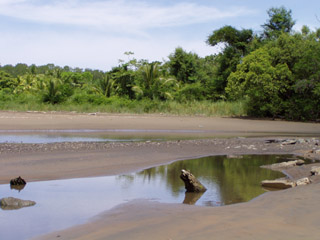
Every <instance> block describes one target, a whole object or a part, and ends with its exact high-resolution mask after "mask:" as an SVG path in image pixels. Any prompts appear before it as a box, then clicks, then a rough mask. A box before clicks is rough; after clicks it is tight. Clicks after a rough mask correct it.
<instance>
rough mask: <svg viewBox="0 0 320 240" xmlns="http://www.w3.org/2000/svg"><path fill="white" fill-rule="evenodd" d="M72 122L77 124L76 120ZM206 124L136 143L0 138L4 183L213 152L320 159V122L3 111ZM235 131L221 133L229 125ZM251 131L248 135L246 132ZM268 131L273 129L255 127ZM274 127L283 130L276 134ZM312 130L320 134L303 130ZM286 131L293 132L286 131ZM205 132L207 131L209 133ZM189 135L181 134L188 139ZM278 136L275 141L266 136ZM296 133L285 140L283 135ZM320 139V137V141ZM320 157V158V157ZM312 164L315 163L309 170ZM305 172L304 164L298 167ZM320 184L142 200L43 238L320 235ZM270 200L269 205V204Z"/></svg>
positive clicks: (15, 117)
mask: <svg viewBox="0 0 320 240" xmlns="http://www.w3.org/2000/svg"><path fill="white" fill-rule="evenodd" d="M71 126H72V127H73V128H71ZM89 127H91V128H95V129H98V130H99V129H100V130H101V129H106V128H107V129H151V130H152V129H169V130H170V129H171V130H174V129H176V130H179V129H180V130H181V129H182V130H195V129H201V130H203V131H204V132H205V133H206V134H200V136H199V135H198V134H189V135H188V136H187V138H189V137H194V138H195V139H193V140H183V137H185V135H182V136H181V135H175V137H177V139H178V140H169V141H161V142H157V141H146V142H129V143H122V142H118V143H97V142H94V143H89V142H87V143H53V144H10V143H4V144H0V166H1V167H0V184H7V183H8V180H10V179H11V178H13V177H16V176H19V175H21V176H22V177H24V178H25V179H26V180H27V181H41V180H51V179H52V180H53V179H66V178H75V177H92V176H106V175H116V174H121V173H126V172H132V171H137V170H140V169H144V168H148V167H152V166H157V165H161V164H166V163H169V162H173V161H176V160H180V159H188V158H190V159H192V158H197V157H201V156H210V155H244V154H294V155H298V156H303V157H307V158H312V159H318V160H319V159H320V154H319V153H320V152H319V153H318V151H317V150H318V149H320V146H319V142H318V141H319V136H320V124H316V123H296V122H294V123H293V122H284V121H266V120H243V119H230V118H205V117H190V118H189V117H174V116H169V117H168V116H162V115H159V116H157V115H152V116H148V115H144V116H130V115H112V114H111V115H109V114H103V115H99V114H98V115H87V114H65V113H63V114H61V113H58V114H53V113H50V114H44V113H16V112H15V113H12V112H0V130H10V129H18V130H23V129H25V130H28V129H29V130H34V129H53V130H57V129H88V128H89ZM226 129H227V130H228V132H230V133H232V132H234V133H235V134H234V135H233V136H230V135H223V138H220V137H221V136H220V135H219V136H217V135H216V134H215V133H216V132H214V131H220V132H223V131H225V130H226ZM243 133H248V136H249V137H246V138H243V137H242V135H241V134H243ZM257 133H258V134H261V135H263V134H265V135H264V136H265V137H260V136H256V135H255V134H257ZM274 133H279V135H278V134H277V135H276V136H274ZM306 133H307V134H312V135H314V136H317V138H312V137H302V135H303V134H306ZM286 134H288V135H289V137H288V136H286ZM201 137H204V138H206V139H201ZM180 138H181V140H180ZM270 139H275V140H278V141H275V142H273V143H267V141H266V140H270ZM285 139H296V140H297V142H296V144H289V145H284V144H282V142H281V141H280V140H285ZM317 144H318V145H317ZM317 164H318V163H317ZM306 171H307V170H306ZM296 174H297V176H298V175H299V174H301V171H297V172H296ZM319 201H320V188H319V183H318V180H316V181H315V182H314V183H312V184H310V185H307V186H301V187H295V188H292V189H288V190H282V191H278V192H270V193H266V194H263V195H262V196H259V197H258V198H256V199H254V200H252V201H250V202H247V203H241V204H235V205H229V206H223V207H218V208H206V207H197V206H189V205H183V204H162V203H157V202H154V201H148V200H135V201H132V202H128V203H126V204H123V205H119V206H117V207H115V208H114V209H112V210H110V211H107V212H105V213H101V214H100V215H98V216H97V217H95V218H93V219H90V220H89V221H88V223H87V224H84V225H80V226H75V227H72V228H70V229H66V230H61V231H57V232H55V233H51V234H48V235H45V236H39V237H37V238H35V239H57V237H58V239H78V240H81V239H97V240H98V239H150V238H152V239H210V238H211V237H212V236H218V238H219V239H270V238H272V239H281V238H282V239H283V238H290V239H317V238H318V236H319V234H320V230H319V228H318V223H319V221H320V214H319V211H317V210H316V209H318V203H319ZM266 206H267V207H266Z"/></svg>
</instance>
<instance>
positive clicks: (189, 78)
mask: <svg viewBox="0 0 320 240" xmlns="http://www.w3.org/2000/svg"><path fill="white" fill-rule="evenodd" d="M198 59H199V57H198V55H196V54H194V53H190V52H189V53H188V52H186V51H185V50H183V49H182V48H181V47H178V48H176V49H175V51H174V53H173V54H170V56H169V60H170V61H169V62H168V66H169V73H170V74H171V75H173V76H175V77H176V79H177V80H178V81H179V82H182V83H193V82H195V81H196V80H197V79H196V73H197V71H198V66H197V61H198Z"/></svg>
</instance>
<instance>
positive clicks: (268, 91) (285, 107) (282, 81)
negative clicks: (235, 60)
mask: <svg viewBox="0 0 320 240" xmlns="http://www.w3.org/2000/svg"><path fill="white" fill-rule="evenodd" d="M319 69H320V43H319V38H318V37H317V35H316V33H307V32H306V31H304V32H302V33H297V34H294V35H289V34H288V33H282V34H281V35H280V36H279V37H278V38H277V39H276V40H274V41H270V42H268V44H266V45H265V46H263V47H262V48H259V49H258V50H256V51H254V52H252V53H250V54H249V55H247V56H246V57H245V58H243V61H242V63H241V64H239V65H238V67H237V71H236V72H234V73H232V74H231V75H230V77H229V78H228V85H227V87H226V92H227V93H228V95H229V97H230V99H240V98H247V99H248V111H249V114H251V115H254V116H264V117H265V116H267V117H275V116H284V117H286V118H288V119H296V120H310V119H313V120H316V119H318V118H319V115H320V98H319V97H320V95H319V93H320V91H319V89H320V88H319V87H320V70H319Z"/></svg>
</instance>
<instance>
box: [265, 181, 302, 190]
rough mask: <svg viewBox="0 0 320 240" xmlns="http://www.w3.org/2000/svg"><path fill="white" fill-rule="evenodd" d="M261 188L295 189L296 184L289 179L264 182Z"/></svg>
mask: <svg viewBox="0 0 320 240" xmlns="http://www.w3.org/2000/svg"><path fill="white" fill-rule="evenodd" d="M261 186H262V187H265V188H276V189H287V188H292V187H295V186H296V184H295V183H294V182H292V181H290V180H287V179H276V180H264V181H262V182H261Z"/></svg>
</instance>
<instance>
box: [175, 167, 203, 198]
mask: <svg viewBox="0 0 320 240" xmlns="http://www.w3.org/2000/svg"><path fill="white" fill-rule="evenodd" d="M180 178H181V179H182V181H183V182H184V185H185V188H186V190H187V192H205V191H207V189H206V188H205V186H203V185H202V184H201V183H200V181H199V180H198V179H197V178H196V177H195V176H193V174H192V173H191V172H190V171H187V170H184V169H182V170H181V174H180Z"/></svg>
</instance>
